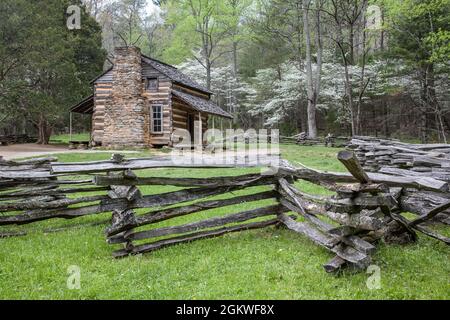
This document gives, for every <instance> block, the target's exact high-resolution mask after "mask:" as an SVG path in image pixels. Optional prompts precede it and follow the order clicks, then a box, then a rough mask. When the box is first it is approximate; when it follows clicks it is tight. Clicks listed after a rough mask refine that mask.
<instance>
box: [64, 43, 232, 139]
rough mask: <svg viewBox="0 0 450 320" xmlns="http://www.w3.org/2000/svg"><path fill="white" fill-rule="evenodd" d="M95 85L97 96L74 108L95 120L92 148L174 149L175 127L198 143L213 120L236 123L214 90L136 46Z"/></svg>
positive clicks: (119, 53)
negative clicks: (214, 118)
mask: <svg viewBox="0 0 450 320" xmlns="http://www.w3.org/2000/svg"><path fill="white" fill-rule="evenodd" d="M91 84H92V85H93V94H92V95H90V96H89V97H87V98H86V99H84V100H83V101H81V102H79V103H78V104H76V105H75V106H73V107H71V108H70V112H71V113H72V112H74V113H81V114H88V115H89V116H90V117H91V124H92V125H91V137H90V145H91V146H104V147H112V148H114V147H158V146H173V145H174V144H176V143H178V142H179V140H180V137H179V136H177V135H175V134H173V133H174V131H175V130H176V129H184V130H187V132H189V134H190V137H191V139H192V141H194V137H195V136H196V137H199V136H200V135H201V136H203V134H204V132H205V131H206V130H207V129H208V118H209V117H211V116H214V117H222V118H228V119H232V116H231V115H230V114H229V113H228V112H226V111H224V110H223V109H221V108H220V107H219V106H217V105H216V104H215V103H214V102H212V101H211V95H212V92H211V91H210V90H208V89H207V88H205V87H203V86H202V85H200V84H198V83H197V82H195V81H194V80H192V79H191V78H189V77H188V76H186V75H185V74H183V73H181V72H180V71H179V70H178V69H177V68H176V67H174V66H171V65H168V64H166V63H163V62H161V61H158V60H155V59H152V58H149V57H147V56H145V55H143V54H141V51H140V49H139V48H137V47H120V48H116V49H115V51H114V62H113V66H112V67H111V68H109V69H108V70H106V71H105V72H104V73H103V74H101V75H100V76H98V77H97V78H95V79H94V80H92V82H91ZM196 141H201V143H203V139H201V140H196Z"/></svg>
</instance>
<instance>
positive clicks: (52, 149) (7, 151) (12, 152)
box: [0, 143, 137, 160]
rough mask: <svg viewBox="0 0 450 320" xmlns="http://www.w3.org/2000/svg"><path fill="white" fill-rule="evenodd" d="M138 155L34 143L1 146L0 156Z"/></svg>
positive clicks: (12, 157)
mask: <svg viewBox="0 0 450 320" xmlns="http://www.w3.org/2000/svg"><path fill="white" fill-rule="evenodd" d="M99 152H107V153H111V152H116V153H137V151H123V150H121V151H114V150H78V149H75V150H71V149H69V148H68V147H67V146H61V145H39V144H34V143H25V144H13V145H9V146H0V156H2V157H3V159H5V160H12V159H19V158H28V157H39V156H43V155H47V154H56V153H99Z"/></svg>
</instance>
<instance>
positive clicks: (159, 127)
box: [152, 105, 163, 133]
mask: <svg viewBox="0 0 450 320" xmlns="http://www.w3.org/2000/svg"><path fill="white" fill-rule="evenodd" d="M162 109H163V108H162V106H161V105H154V106H152V132H153V133H162V132H163V110H162Z"/></svg>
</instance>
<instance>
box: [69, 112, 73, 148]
mask: <svg viewBox="0 0 450 320" xmlns="http://www.w3.org/2000/svg"><path fill="white" fill-rule="evenodd" d="M69 115H70V116H69V118H70V124H69V141H72V112H69Z"/></svg>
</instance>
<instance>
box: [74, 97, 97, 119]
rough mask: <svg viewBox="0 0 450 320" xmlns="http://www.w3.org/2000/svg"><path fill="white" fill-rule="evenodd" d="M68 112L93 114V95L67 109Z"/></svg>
mask: <svg viewBox="0 0 450 320" xmlns="http://www.w3.org/2000/svg"><path fill="white" fill-rule="evenodd" d="M69 111H70V112H75V113H83V114H92V113H94V95H93V94H92V95H90V96H89V97H87V98H84V99H83V100H82V101H81V102H79V103H77V104H76V105H74V106H73V107H71V108H70V109H69Z"/></svg>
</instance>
